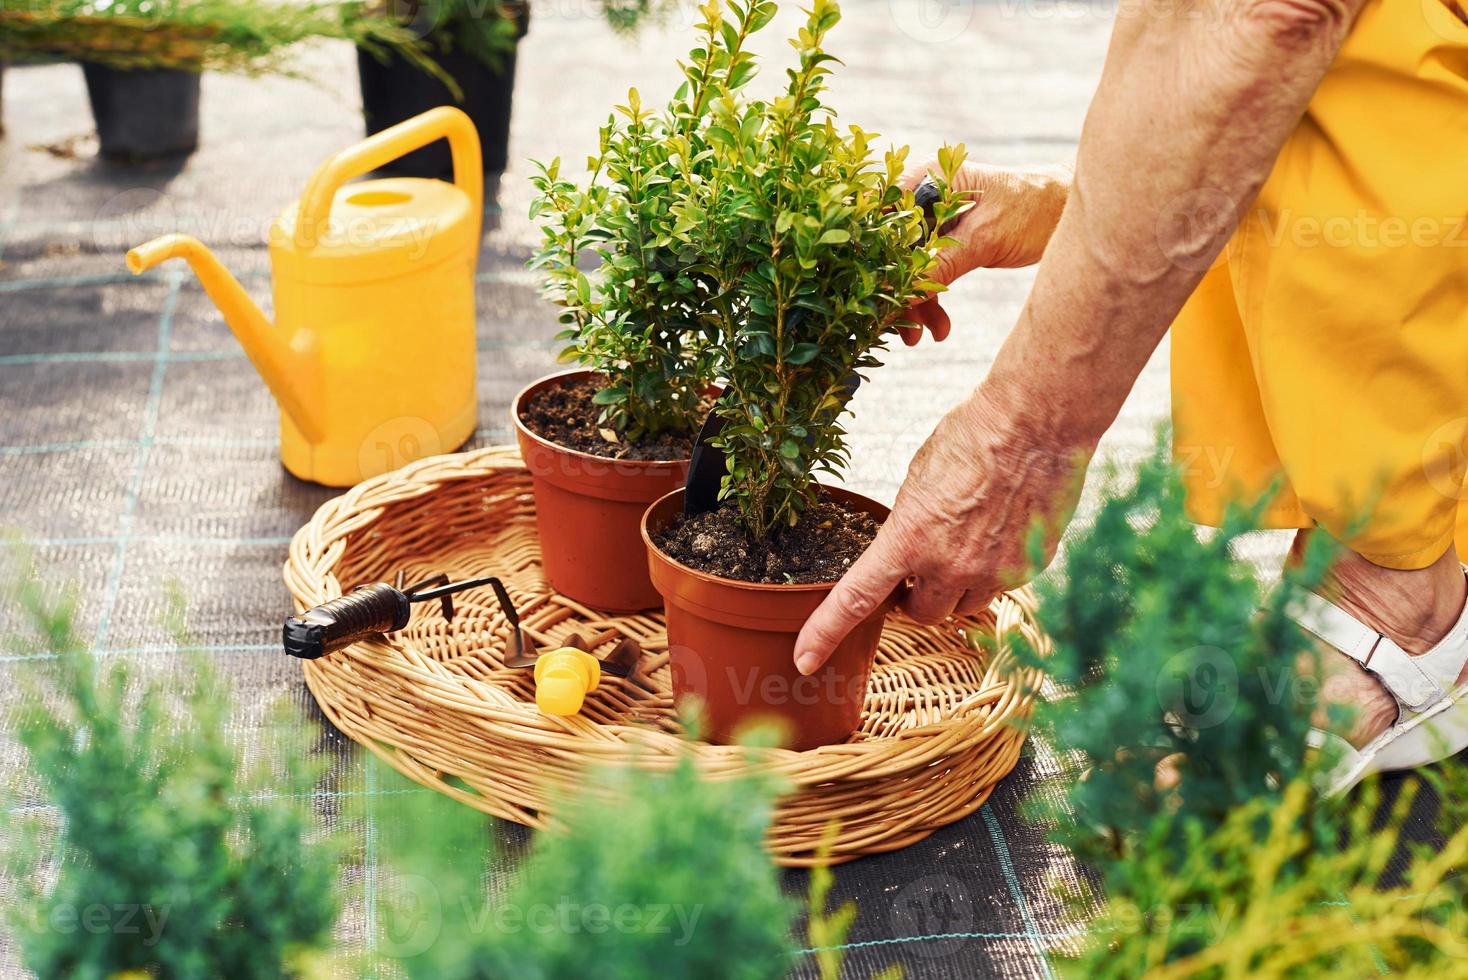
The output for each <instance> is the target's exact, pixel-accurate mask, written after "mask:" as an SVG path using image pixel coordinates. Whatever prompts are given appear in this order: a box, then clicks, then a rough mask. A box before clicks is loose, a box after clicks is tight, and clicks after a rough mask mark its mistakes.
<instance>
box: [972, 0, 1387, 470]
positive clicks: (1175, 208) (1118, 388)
mask: <svg viewBox="0 0 1468 980" xmlns="http://www.w3.org/2000/svg"><path fill="white" fill-rule="evenodd" d="M1362 2H1363V0H1334V2H1332V0H1236V2H1233V3H1224V4H1217V5H1210V4H1199V5H1194V4H1186V3H1178V4H1176V7H1177V8H1178V9H1167V10H1164V5H1159V4H1139V5H1138V4H1125V3H1124V4H1122V5H1121V10H1120V11H1119V13H1118V17H1117V24H1116V28H1115V31H1114V33H1113V36H1112V42H1111V48H1110V50H1109V52H1108V55H1107V60H1106V67H1105V69H1104V71H1103V74H1102V79H1101V83H1100V86H1099V87H1098V89H1097V92H1096V96H1095V99H1094V100H1093V101H1092V104H1091V108H1090V110H1089V112H1088V113H1087V116H1086V124H1085V128H1084V130H1083V132H1082V135H1081V142H1080V147H1079V151H1078V153H1077V158H1076V176H1075V181H1074V184H1073V185H1072V187H1071V190H1070V193H1069V195H1068V200H1067V201H1066V205H1065V209H1064V212H1063V213H1062V215H1061V218H1060V222H1059V225H1058V226H1057V227H1056V230H1055V234H1054V235H1053V236H1052V237H1051V239H1050V242H1049V244H1048V247H1047V248H1046V249H1045V253H1044V257H1043V259H1042V260H1041V262H1040V266H1039V269H1038V271H1037V273H1036V279H1035V285H1034V288H1033V290H1032V292H1031V294H1030V298H1029V300H1028V302H1027V303H1026V305H1025V308H1024V311H1023V312H1022V314H1021V316H1020V320H1019V322H1018V324H1017V325H1016V327H1015V330H1014V331H1013V333H1012V334H1011V335H1010V337H1009V338H1008V340H1007V341H1006V342H1005V344H1004V346H1003V348H1002V349H1001V351H1000V353H999V355H998V357H997V358H996V360H995V364H994V367H993V370H992V371H991V372H990V375H989V377H988V378H987V379H986V380H985V382H984V384H983V385H982V386H981V394H982V395H984V397H986V398H987V399H988V400H990V401H991V402H996V403H998V404H1001V405H1004V406H1005V408H1006V410H1007V411H1009V412H1011V413H1012V414H1014V415H1015V416H1016V421H1017V422H1018V423H1020V424H1024V425H1026V426H1027V427H1030V428H1035V429H1038V430H1039V432H1040V433H1041V434H1042V435H1043V437H1044V438H1045V439H1046V440H1048V441H1049V442H1051V443H1053V444H1056V445H1060V446H1066V445H1071V446H1084V445H1094V443H1095V441H1096V440H1098V439H1099V438H1100V436H1101V434H1102V433H1103V432H1104V431H1105V430H1106V428H1107V427H1108V426H1109V425H1110V424H1111V422H1112V421H1113V420H1114V419H1115V417H1116V413H1117V411H1118V410H1119V409H1120V407H1121V404H1122V402H1123V401H1124V399H1125V398H1126V395H1127V393H1128V391H1130V389H1131V386H1132V383H1133V382H1134V381H1135V380H1136V377H1137V375H1138V373H1140V371H1141V370H1142V368H1143V366H1144V365H1145V364H1146V362H1147V359H1148V357H1150V356H1151V353H1152V351H1153V350H1154V349H1155V348H1156V346H1157V344H1158V342H1159V341H1160V340H1161V338H1162V336H1163V334H1164V333H1165V332H1166V330H1167V328H1168V326H1169V325H1170V324H1171V322H1172V320H1173V318H1174V317H1175V316H1176V315H1177V312H1178V311H1179V310H1180V309H1181V308H1182V305H1183V303H1184V302H1185V301H1186V299H1187V297H1188V296H1189V295H1190V294H1191V293H1192V291H1193V289H1194V287H1196V286H1197V284H1198V281H1199V280H1200V279H1201V278H1202V276H1203V272H1204V271H1205V270H1206V269H1207V267H1208V265H1209V264H1210V262H1211V261H1212V260H1213V259H1214V258H1215V257H1216V256H1217V255H1218V253H1219V252H1220V251H1221V249H1222V248H1223V245H1224V244H1225V242H1226V241H1227V240H1228V238H1229V236H1230V235H1231V234H1232V233H1233V230H1234V228H1235V227H1236V225H1237V223H1238V218H1239V215H1240V213H1241V212H1242V211H1243V209H1244V208H1246V207H1247V206H1248V205H1249V204H1250V203H1251V202H1252V201H1253V199H1254V197H1255V195H1256V194H1257V193H1258V190H1259V187H1260V186H1261V185H1262V184H1263V182H1264V180H1265V178H1266V177H1267V176H1268V174H1269V171H1270V169H1271V167H1272V166H1273V163H1274V159H1275V157H1276V155H1277V154H1278V153H1279V149H1280V147H1281V146H1282V145H1283V144H1284V141H1285V139H1286V138H1287V137H1288V135H1289V133H1290V132H1291V130H1293V128H1294V127H1295V126H1296V125H1297V124H1298V122H1299V119H1300V117H1301V115H1302V114H1303V112H1304V110H1305V107H1306V105H1307V104H1308V103H1309V100H1310V98H1311V95H1312V94H1313V93H1314V91H1315V88H1316V86H1317V85H1318V84H1319V82H1320V79H1321V78H1322V77H1323V76H1324V74H1325V72H1326V70H1327V69H1328V68H1329V66H1330V63H1331V61H1332V60H1333V59H1334V57H1335V54H1336V51H1337V50H1338V49H1339V47H1340V44H1341V42H1342V41H1343V40H1344V38H1345V35H1346V33H1347V31H1348V30H1349V27H1350V24H1351V21H1352V19H1353V18H1354V16H1355V12H1356V10H1357V9H1358V8H1359V6H1360V5H1361V3H1362Z"/></svg>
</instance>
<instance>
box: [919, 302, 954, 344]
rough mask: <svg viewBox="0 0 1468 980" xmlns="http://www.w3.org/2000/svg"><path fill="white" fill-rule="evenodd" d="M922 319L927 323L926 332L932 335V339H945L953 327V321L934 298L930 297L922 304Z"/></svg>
mask: <svg viewBox="0 0 1468 980" xmlns="http://www.w3.org/2000/svg"><path fill="white" fill-rule="evenodd" d="M923 309H924V311H925V313H924V319H925V320H926V322H927V324H928V332H929V333H931V334H932V335H933V339H934V340H947V339H948V333H949V331H951V330H952V329H953V321H952V320H951V319H949V317H948V311H947V310H945V309H943V307H942V305H941V304H940V303H939V302H938V301H937V300H936V299H930V300H928V301H927V302H926V303H924V304H923Z"/></svg>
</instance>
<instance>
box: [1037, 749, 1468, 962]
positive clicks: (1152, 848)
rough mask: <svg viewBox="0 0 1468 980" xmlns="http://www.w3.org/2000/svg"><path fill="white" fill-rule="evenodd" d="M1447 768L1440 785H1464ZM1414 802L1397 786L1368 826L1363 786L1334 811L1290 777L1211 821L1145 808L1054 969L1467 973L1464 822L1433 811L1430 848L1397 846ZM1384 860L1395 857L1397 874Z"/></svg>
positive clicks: (1372, 800) (1369, 791)
mask: <svg viewBox="0 0 1468 980" xmlns="http://www.w3.org/2000/svg"><path fill="white" fill-rule="evenodd" d="M1455 768H1456V770H1457V772H1456V773H1455V774H1454V775H1453V776H1452V777H1451V780H1450V781H1451V782H1452V783H1453V784H1454V785H1455V787H1456V791H1457V792H1458V793H1463V792H1465V791H1468V779H1464V778H1463V769H1462V767H1461V766H1457V767H1455ZM1415 798H1416V786H1415V785H1411V784H1409V785H1408V787H1407V788H1406V789H1404V790H1403V792H1402V793H1401V794H1400V795H1399V796H1398V797H1397V799H1396V800H1395V801H1394V802H1393V804H1392V805H1391V806H1390V808H1389V810H1388V811H1387V818H1386V820H1385V822H1384V824H1382V825H1381V826H1380V827H1377V826H1376V819H1375V818H1376V814H1377V811H1378V806H1377V804H1378V802H1379V800H1380V799H1381V797H1380V794H1379V793H1378V792H1377V789H1376V786H1375V784H1374V783H1372V784H1368V785H1367V786H1365V787H1364V788H1363V789H1362V790H1361V791H1360V796H1359V798H1357V799H1355V800H1352V801H1351V802H1350V803H1349V805H1348V806H1347V807H1345V808H1344V809H1338V808H1334V807H1331V808H1324V804H1323V803H1322V802H1321V801H1319V800H1317V799H1315V798H1314V795H1313V791H1312V790H1311V787H1310V783H1309V780H1308V779H1307V778H1305V777H1303V776H1302V777H1297V778H1296V779H1295V780H1293V781H1292V782H1290V783H1289V784H1288V785H1287V786H1286V788H1285V791H1284V792H1283V793H1282V794H1279V795H1274V796H1270V797H1268V798H1266V797H1259V798H1257V799H1254V800H1250V801H1248V802H1245V803H1242V804H1240V805H1239V806H1237V807H1235V808H1234V809H1233V810H1231V811H1230V812H1229V813H1228V814H1227V816H1226V817H1225V818H1224V819H1223V822H1222V823H1221V824H1219V825H1217V826H1216V827H1214V828H1213V829H1211V830H1210V829H1208V828H1209V825H1208V824H1207V823H1206V822H1205V821H1203V820H1201V819H1199V818H1197V817H1191V816H1185V815H1183V814H1172V813H1161V814H1158V815H1157V816H1156V817H1154V818H1153V819H1152V821H1151V823H1150V825H1149V827H1148V828H1147V829H1146V830H1145V831H1144V832H1143V833H1142V834H1140V835H1139V838H1138V843H1139V845H1140V846H1138V847H1137V848H1136V849H1135V850H1134V851H1131V852H1129V853H1128V854H1127V855H1126V856H1125V857H1118V858H1116V859H1114V860H1110V861H1106V862H1103V868H1104V875H1105V878H1106V881H1107V893H1108V896H1109V898H1108V901H1107V904H1106V906H1105V908H1104V910H1103V911H1102V912H1101V914H1100V915H1099V916H1098V917H1097V918H1096V919H1095V921H1093V922H1092V923H1090V934H1089V936H1088V938H1087V940H1086V942H1085V944H1084V946H1083V948H1082V951H1081V953H1080V955H1079V956H1078V957H1077V958H1075V959H1074V960H1073V961H1072V962H1070V963H1068V964H1065V965H1064V967H1063V970H1064V972H1065V973H1066V974H1067V975H1072V976H1075V977H1078V978H1080V977H1085V978H1097V980H1132V978H1134V977H1148V978H1151V980H1162V978H1181V977H1195V978H1210V980H1211V978H1224V977H1239V978H1245V977H1247V978H1250V980H1253V978H1259V977H1292V978H1293V977H1299V978H1313V977H1365V976H1373V975H1381V974H1390V975H1392V976H1406V977H1420V978H1428V977H1431V978H1434V980H1442V978H1448V977H1460V978H1461V977H1465V976H1468V884H1465V881H1464V877H1463V873H1464V871H1465V870H1468V826H1465V825H1464V824H1463V823H1462V822H1461V820H1454V819H1452V818H1451V816H1450V812H1451V807H1447V808H1445V809H1444V812H1443V813H1442V814H1440V816H1439V820H1438V830H1439V832H1440V833H1441V835H1442V837H1443V840H1444V841H1445V842H1446V843H1445V844H1444V845H1442V846H1441V847H1433V846H1427V845H1423V844H1408V843H1406V842H1405V839H1404V837H1403V834H1402V825H1403V823H1404V821H1405V819H1406V816H1407V813H1408V812H1409V811H1410V809H1411V808H1412V802H1413V800H1414V799H1415ZM1458 799H1459V800H1462V799H1468V797H1465V796H1459V797H1458ZM1327 831H1328V833H1327ZM1174 839H1181V840H1183V841H1184V842H1185V844H1186V846H1185V847H1183V848H1180V849H1179V848H1175V847H1173V846H1172V845H1171V843H1170V842H1171V841H1172V840H1174ZM1394 856H1396V857H1397V858H1398V859H1405V860H1406V861H1407V862H1408V864H1407V870H1406V871H1405V873H1403V874H1402V875H1401V876H1400V877H1399V878H1398V877H1397V876H1395V875H1393V874H1391V873H1390V872H1389V870H1388V862H1389V861H1391V860H1392V859H1393V857H1394Z"/></svg>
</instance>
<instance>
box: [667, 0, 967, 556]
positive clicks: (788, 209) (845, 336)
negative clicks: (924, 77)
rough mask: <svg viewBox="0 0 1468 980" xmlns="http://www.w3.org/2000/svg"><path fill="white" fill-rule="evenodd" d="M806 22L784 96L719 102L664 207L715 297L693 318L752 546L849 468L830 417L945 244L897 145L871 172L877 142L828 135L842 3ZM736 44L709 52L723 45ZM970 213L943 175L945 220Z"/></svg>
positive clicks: (731, 490) (947, 159)
mask: <svg viewBox="0 0 1468 980" xmlns="http://www.w3.org/2000/svg"><path fill="white" fill-rule="evenodd" d="M706 9H707V8H706ZM732 9H734V11H735V13H736V15H737V14H738V8H737V7H736V8H732ZM807 13H808V17H807V20H806V24H805V26H804V27H803V28H801V29H800V31H799V33H798V34H797V35H796V36H795V37H794V38H792V39H791V41H790V45H791V47H793V48H794V49H795V51H796V54H797V64H796V65H795V67H793V68H790V69H787V71H786V76H787V84H786V86H785V88H784V91H782V92H781V93H779V94H778V95H776V96H775V97H774V98H773V99H771V100H769V101H764V100H757V99H754V100H752V99H745V98H742V97H741V95H740V94H739V93H737V92H719V93H717V95H716V97H715V98H714V100H713V102H712V107H711V114H710V121H709V125H708V127H707V129H706V130H705V133H704V136H705V140H706V142H707V147H708V148H707V149H706V150H704V151H703V153H704V154H707V156H703V155H700V154H698V153H697V152H696V151H695V153H694V154H687V155H685V154H680V155H679V158H678V160H679V165H680V166H679V169H680V171H681V176H682V180H681V182H679V183H678V185H677V186H678V187H679V188H680V191H681V194H680V200H678V202H677V203H676V204H675V205H674V206H673V208H672V212H673V215H674V224H673V238H674V241H675V242H678V243H681V245H682V246H683V247H685V248H687V249H690V250H692V251H693V252H694V253H696V255H697V256H698V258H697V262H696V263H695V266H694V272H695V273H696V275H697V276H698V277H699V278H700V280H701V281H703V282H704V283H705V284H706V286H707V288H708V290H709V291H710V296H709V299H708V301H707V302H706V303H705V304H704V305H703V308H702V310H701V312H700V315H701V317H702V319H703V321H704V324H705V328H704V331H705V334H706V335H707V336H708V337H710V338H711V339H712V342H713V343H714V345H715V347H716V350H717V353H718V356H719V362H720V364H719V366H720V369H721V371H722V373H723V375H724V377H725V384H726V386H727V389H728V390H729V392H731V394H732V398H729V399H722V400H721V401H720V402H719V403H718V406H717V407H716V410H717V411H718V412H719V413H720V414H721V415H722V416H723V417H724V418H725V420H726V426H725V428H724V430H723V432H722V434H721V436H720V438H719V440H718V443H717V444H718V446H719V447H720V448H722V449H723V450H724V453H725V456H726V458H727V460H728V474H727V476H726V477H725V479H724V483H723V496H724V497H725V498H726V499H733V500H734V501H736V502H737V504H738V506H739V510H740V515H741V517H742V519H743V523H744V525H745V527H746V529H747V530H748V531H749V532H750V533H751V534H752V535H753V536H754V537H756V538H763V537H764V536H765V535H767V534H768V533H769V532H770V531H772V530H774V529H777V528H780V527H783V526H786V525H793V524H795V523H797V522H798V521H799V519H800V515H801V513H802V512H803V511H804V510H805V508H806V507H807V506H808V505H809V504H810V503H811V502H812V501H813V500H814V499H815V497H816V496H817V494H818V492H819V491H818V489H817V487H816V485H815V482H814V481H815V476H816V474H818V473H829V474H832V475H835V474H837V473H838V472H839V470H840V469H841V468H842V467H843V466H844V465H845V464H846V462H847V452H846V447H845V444H844V436H845V432H844V431H843V429H842V427H841V425H840V423H839V421H838V420H839V417H840V416H841V415H842V413H843V412H845V411H846V407H847V403H848V402H849V400H850V398H851V392H852V389H851V386H850V379H851V378H852V376H853V375H854V374H856V373H858V372H860V371H862V370H865V369H867V368H871V367H875V366H877V365H878V363H879V362H878V361H877V359H876V358H875V357H874V356H873V354H874V352H875V351H877V350H879V349H881V348H882V347H884V346H885V342H886V341H885V338H886V336H887V334H888V333H889V332H890V331H892V330H893V329H894V328H895V325H896V324H897V322H898V321H899V320H901V319H902V317H903V315H904V312H905V311H906V309H907V307H908V306H909V305H910V304H911V303H912V301H913V300H915V299H917V298H918V297H920V296H921V295H923V294H924V293H931V292H936V291H937V290H938V289H939V288H940V287H939V286H938V284H937V283H935V282H932V281H931V280H929V279H928V278H927V273H928V272H929V271H930V270H931V269H932V268H933V265H934V264H935V262H936V260H937V254H938V250H939V249H940V248H942V247H943V246H944V245H946V244H948V241H947V240H946V239H942V238H936V237H934V238H933V239H931V240H927V241H924V237H925V233H926V229H925V227H924V217H923V213H922V211H921V209H920V208H918V207H917V206H916V205H915V204H914V201H913V196H912V194H911V192H908V191H904V190H903V189H902V188H901V187H900V186H899V184H898V178H899V177H900V176H901V175H902V170H903V163H904V160H905V159H906V156H907V150H906V148H905V147H904V148H902V149H894V150H889V151H888V152H887V153H886V155H885V158H884V159H883V160H882V162H881V163H880V164H878V163H877V162H876V161H875V159H874V153H873V150H872V146H871V142H872V138H873V136H874V134H870V133H867V132H864V131H863V130H862V129H861V128H859V127H857V126H849V127H847V128H846V129H845V131H843V130H841V129H839V128H838V127H837V125H836V122H835V119H834V114H833V113H832V111H831V110H830V109H829V108H828V107H827V106H826V105H825V104H824V103H823V102H822V95H823V93H824V91H825V79H826V76H827V75H829V74H830V72H831V69H830V65H832V64H833V63H835V62H836V58H835V56H834V55H831V54H829V53H828V52H827V51H826V50H825V48H824V46H823V45H824V43H825V39H826V34H827V32H828V31H829V30H830V29H831V28H832V27H834V26H835V25H836V23H837V22H838V21H839V20H840V17H841V13H840V9H839V8H838V7H837V5H836V3H835V2H834V0H814V2H813V3H812V5H811V7H810V9H809V11H808V12H807ZM732 36H733V32H730V31H723V32H721V34H720V36H719V38H718V39H717V44H718V45H719V46H721V47H724V48H726V49H727V48H730V47H731V44H730V39H731V38H732ZM963 158H964V151H963V148H962V147H961V146H960V147H956V148H945V149H944V150H943V151H942V152H941V153H940V154H939V161H940V164H941V168H942V170H943V172H944V173H943V177H945V178H946V177H947V176H949V175H951V174H953V173H954V172H955V171H956V170H957V168H958V167H960V166H961V165H962V163H963ZM695 161H697V165H698V166H702V167H705V168H709V169H711V171H712V174H713V177H712V179H709V178H707V177H706V176H705V172H701V171H699V170H697V169H695V166H696V164H695ZM965 206H966V205H964V204H961V203H960V202H959V201H958V199H957V197H956V196H955V195H954V194H953V193H952V192H951V191H949V189H948V187H947V184H946V180H941V181H940V197H939V200H938V202H937V204H936V206H935V208H934V212H935V217H936V219H937V224H938V226H939V227H941V226H942V225H943V224H944V223H946V222H947V221H948V220H949V219H950V218H952V217H953V216H955V215H956V214H958V213H959V212H960V211H961V210H963V207H965Z"/></svg>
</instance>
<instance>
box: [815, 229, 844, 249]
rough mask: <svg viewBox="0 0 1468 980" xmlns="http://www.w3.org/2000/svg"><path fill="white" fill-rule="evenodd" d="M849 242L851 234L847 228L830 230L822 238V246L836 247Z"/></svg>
mask: <svg viewBox="0 0 1468 980" xmlns="http://www.w3.org/2000/svg"><path fill="white" fill-rule="evenodd" d="M849 241H851V232H849V231H847V230H846V229H845V228H829V229H827V230H826V231H825V232H823V233H822V234H821V237H820V243H821V244H822V245H835V244H840V243H842V242H849Z"/></svg>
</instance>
